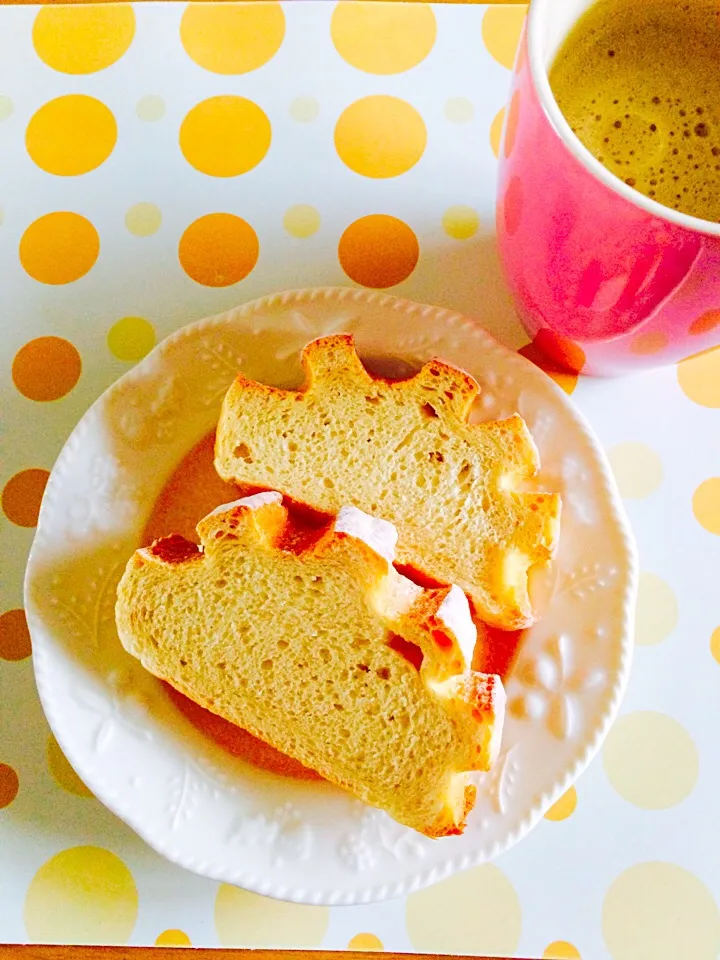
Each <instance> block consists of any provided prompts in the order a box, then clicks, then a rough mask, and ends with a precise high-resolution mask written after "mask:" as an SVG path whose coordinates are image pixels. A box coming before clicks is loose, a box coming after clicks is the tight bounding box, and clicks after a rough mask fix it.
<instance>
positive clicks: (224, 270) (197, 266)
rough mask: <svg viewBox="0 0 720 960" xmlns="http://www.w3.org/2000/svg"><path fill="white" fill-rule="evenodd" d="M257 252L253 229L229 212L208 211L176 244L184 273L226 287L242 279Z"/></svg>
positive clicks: (255, 260)
mask: <svg viewBox="0 0 720 960" xmlns="http://www.w3.org/2000/svg"><path fill="white" fill-rule="evenodd" d="M259 253H260V245H259V243H258V238H257V234H256V233H255V231H254V230H253V228H252V227H251V226H250V224H249V223H246V222H245V220H243V219H242V218H241V217H236V216H234V215H233V214H231V213H209V214H207V215H206V216H204V217H200V218H199V219H198V220H195V221H194V222H193V223H191V224H190V226H189V227H188V228H187V229H186V230H185V233H183V235H182V237H181V238H180V244H179V246H178V257H179V259H180V265H181V266H182V268H183V270H184V271H185V273H187V275H188V276H189V277H191V278H192V279H193V280H195V282H196V283H201V284H203V285H204V286H206V287H228V286H230V284H233V283H238V281H240V280H243V279H244V278H245V277H246V276H247V275H248V274H249V273H250V271H251V270H252V269H253V267H254V266H255V264H256V263H257V259H258V255H259Z"/></svg>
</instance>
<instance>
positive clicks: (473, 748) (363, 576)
mask: <svg viewBox="0 0 720 960" xmlns="http://www.w3.org/2000/svg"><path fill="white" fill-rule="evenodd" d="M250 499H251V501H252V505H251V506H248V502H247V501H238V502H236V503H235V504H232V505H229V506H228V507H227V508H225V509H219V510H218V511H216V512H214V513H212V514H210V515H209V516H208V517H206V518H205V519H204V520H202V521H201V522H200V523H199V524H198V533H199V535H200V539H201V546H200V547H198V546H196V545H195V544H190V543H188V541H184V540H183V539H182V538H180V537H170V538H165V539H164V540H160V541H157V542H156V543H155V544H153V546H152V547H150V548H146V549H142V550H138V551H137V552H136V553H135V554H134V556H133V557H132V558H131V559H130V561H129V562H128V565H127V569H126V571H125V574H124V576H123V578H122V580H121V582H120V585H119V587H118V600H117V606H116V620H117V626H118V633H119V635H120V639H121V641H122V643H123V645H124V646H125V648H126V649H127V650H128V651H129V652H130V653H131V654H132V655H133V656H135V657H137V658H139V659H140V660H141V662H142V663H143V665H144V666H145V667H146V668H147V669H148V670H149V671H150V672H151V673H153V674H155V675H156V676H158V677H160V678H161V679H163V680H165V681H167V682H168V683H170V684H171V685H172V686H173V687H175V688H176V689H177V690H179V691H180V692H181V693H183V694H185V695H186V696H188V697H190V698H191V699H192V700H193V701H195V702H196V703H198V704H200V705H201V706H203V707H205V708H207V709H208V710H211V711H213V712H214V713H216V714H219V715H220V716H222V717H225V718H226V719H227V720H230V721H231V722H232V723H236V724H238V725H239V726H241V727H243V728H244V729H245V730H247V731H249V732H250V733H252V734H253V735H255V736H257V737H260V738H261V739H263V740H265V741H266V742H267V743H270V744H271V745H272V746H274V747H276V748H277V749H279V750H281V751H282V752H283V753H285V754H287V755H288V756H291V757H293V758H294V759H295V760H298V761H299V762H300V763H302V764H303V765H304V766H306V767H309V768H311V769H313V770H316V771H317V772H318V773H319V774H321V775H322V776H323V777H324V778H326V779H328V780H330V781H332V782H334V783H336V784H338V785H339V786H342V787H345V788H346V789H348V790H350V791H352V792H353V793H355V794H356V795H357V796H358V797H360V798H361V799H362V800H365V801H366V802H368V803H370V804H373V805H376V806H379V807H382V808H383V809H385V810H387V811H388V813H390V814H391V816H393V817H395V818H396V819H397V820H399V821H400V822H402V823H405V824H407V825H409V826H411V827H414V828H415V829H416V830H419V831H421V832H423V833H426V834H427V835H428V836H445V835H450V834H453V833H458V832H461V831H462V829H463V826H464V822H465V818H466V815H467V812H468V810H469V808H470V806H472V804H471V802H470V799H469V798H470V797H471V793H472V791H471V790H470V788H469V784H468V779H467V773H466V772H467V771H470V770H484V769H487V767H488V766H489V765H490V764H491V763H492V762H493V760H494V758H495V756H496V755H497V751H498V747H499V739H498V738H499V736H500V730H501V728H502V721H503V716H504V705H505V699H504V692H503V689H502V683H501V681H500V679H499V678H498V677H495V676H493V677H487V676H485V675H482V674H477V673H473V672H472V671H471V670H470V669H469V664H470V657H471V652H472V649H471V648H472V641H473V639H474V628H473V627H472V624H471V621H470V619H469V610H468V608H467V602H466V601H465V599H464V597H463V595H462V593H461V592H460V591H455V592H453V591H452V590H451V589H450V588H447V587H444V588H439V589H433V590H423V589H422V588H420V587H418V586H416V585H415V584H412V583H410V582H409V581H407V580H405V578H403V577H401V576H400V575H399V574H398V573H397V572H396V571H395V569H394V567H393V565H392V562H391V560H392V555H391V551H392V541H393V537H392V533H393V531H392V527H391V526H390V525H389V524H385V523H383V522H381V521H377V520H373V519H372V518H370V517H367V516H365V515H363V514H361V513H360V512H359V511H357V510H352V509H351V510H348V511H342V512H341V514H340V516H339V517H338V518H337V519H336V520H334V521H331V522H329V523H328V524H327V525H326V526H325V527H324V528H320V529H318V530H315V531H313V532H312V535H305V533H304V532H303V531H301V530H297V529H296V524H295V523H294V522H293V520H292V519H291V518H290V517H289V516H288V512H287V510H286V509H285V507H284V506H283V505H282V503H281V502H280V501H279V497H278V496H277V495H272V494H265V495H261V496H260V497H259V498H257V497H256V498H250ZM463 605H464V606H463ZM440 636H441V642H439V641H438V637H440ZM397 638H399V639H400V640H401V642H402V643H403V644H405V645H406V648H407V649H406V650H404V651H403V650H402V649H401V648H400V647H399V646H398V645H397V644H394V643H393V641H394V640H396V639H397ZM468 641H469V647H468ZM409 650H413V651H415V652H416V654H417V659H415V660H414V665H413V662H411V659H413V658H411V657H408V656H407V652H408V651H409Z"/></svg>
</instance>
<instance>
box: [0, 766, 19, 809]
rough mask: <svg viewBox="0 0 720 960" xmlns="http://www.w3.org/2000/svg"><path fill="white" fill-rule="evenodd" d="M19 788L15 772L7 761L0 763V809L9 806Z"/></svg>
mask: <svg viewBox="0 0 720 960" xmlns="http://www.w3.org/2000/svg"><path fill="white" fill-rule="evenodd" d="M19 789H20V780H19V779H18V775H17V773H16V772H15V771H14V770H13V768H12V767H11V766H10V765H9V764H7V763H0V810H3V809H4V808H5V807H9V806H10V804H11V803H12V802H13V800H14V799H15V797H16V796H17V795H18V790H19Z"/></svg>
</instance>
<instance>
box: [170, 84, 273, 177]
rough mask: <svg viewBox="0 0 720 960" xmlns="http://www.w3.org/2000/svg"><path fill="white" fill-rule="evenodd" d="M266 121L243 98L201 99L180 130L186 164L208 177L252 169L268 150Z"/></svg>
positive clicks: (268, 125)
mask: <svg viewBox="0 0 720 960" xmlns="http://www.w3.org/2000/svg"><path fill="white" fill-rule="evenodd" d="M271 139H272V131H271V128H270V121H269V120H268V118H267V117H266V115H265V113H264V112H263V111H262V110H261V109H260V107H259V106H258V105H257V104H256V103H253V102H252V100H246V99H245V97H235V96H221V97H210V98H209V99H207V100H202V101H201V102H200V103H198V104H197V105H196V106H194V107H193V108H192V110H190V112H189V113H188V114H187V116H186V117H185V119H184V120H183V122H182V126H181V127H180V149H181V150H182V152H183V156H184V157H185V159H186V160H187V162H188V163H189V164H190V165H191V166H193V167H195V169H196V170H199V171H200V173H205V174H207V175H208V176H209V177H237V176H239V175H240V174H242V173H247V172H248V170H252V169H253V167H256V166H257V165H258V164H259V163H260V161H261V160H262V159H263V158H264V156H265V154H266V153H267V152H268V150H269V149H270V140H271Z"/></svg>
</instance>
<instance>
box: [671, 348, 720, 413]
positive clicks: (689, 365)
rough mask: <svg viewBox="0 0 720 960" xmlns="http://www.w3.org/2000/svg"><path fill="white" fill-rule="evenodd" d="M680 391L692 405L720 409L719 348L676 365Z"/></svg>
mask: <svg viewBox="0 0 720 960" xmlns="http://www.w3.org/2000/svg"><path fill="white" fill-rule="evenodd" d="M677 379H678V383H679V384H680V389H681V390H682V391H683V393H684V394H685V396H686V397H687V398H688V399H689V400H692V401H693V403H699V404H700V405H701V406H703V407H715V408H717V407H720V347H712V348H711V349H710V350H704V351H703V352H702V353H696V354H695V355H694V356H692V357H687V358H686V359H685V360H681V361H680V363H679V364H678V365H677Z"/></svg>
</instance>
